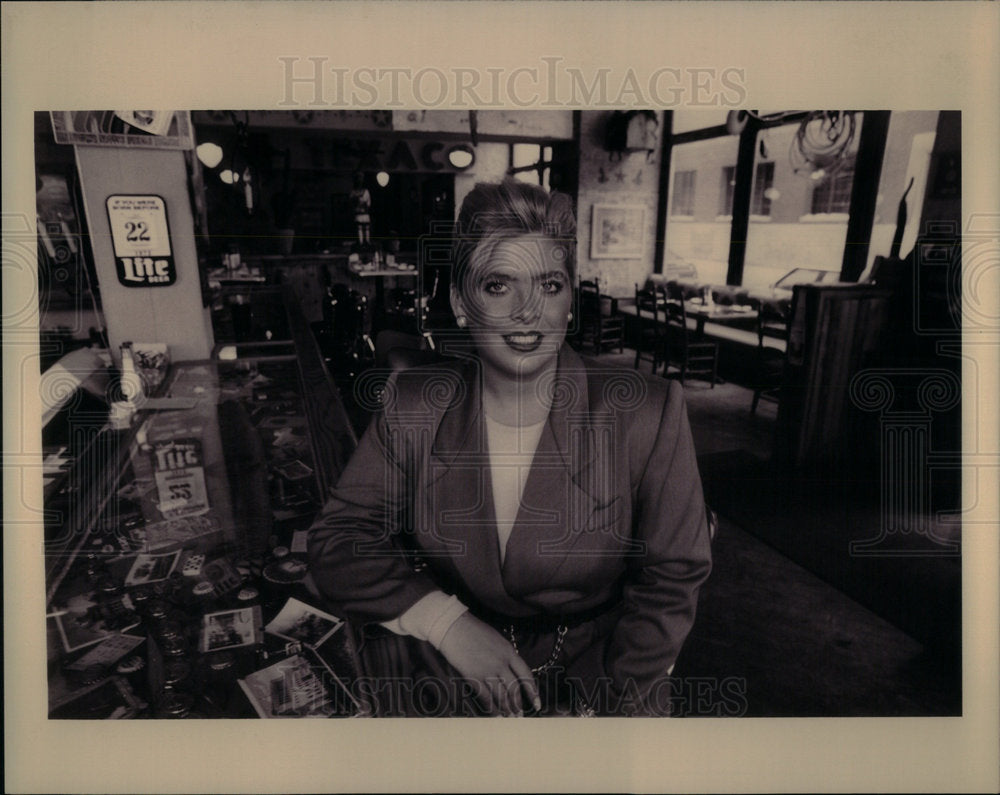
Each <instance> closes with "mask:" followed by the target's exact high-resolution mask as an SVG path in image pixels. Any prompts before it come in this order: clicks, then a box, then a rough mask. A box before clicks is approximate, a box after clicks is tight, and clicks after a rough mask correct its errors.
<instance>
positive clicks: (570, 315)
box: [566, 312, 573, 323]
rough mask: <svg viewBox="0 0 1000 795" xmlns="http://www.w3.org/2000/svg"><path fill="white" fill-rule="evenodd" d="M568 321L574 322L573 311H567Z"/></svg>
mask: <svg viewBox="0 0 1000 795" xmlns="http://www.w3.org/2000/svg"><path fill="white" fill-rule="evenodd" d="M566 322H567V323H572V322H573V313H572V312H567V313H566Z"/></svg>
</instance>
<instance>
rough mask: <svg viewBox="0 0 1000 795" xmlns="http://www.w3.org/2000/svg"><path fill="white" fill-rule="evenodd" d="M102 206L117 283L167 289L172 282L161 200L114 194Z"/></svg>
mask: <svg viewBox="0 0 1000 795" xmlns="http://www.w3.org/2000/svg"><path fill="white" fill-rule="evenodd" d="M106 206H107V210H108V223H109V224H110V226H111V242H112V244H113V246H114V250H115V265H116V268H117V271H118V281H119V282H121V283H122V284H123V285H125V286H126V287H169V286H170V285H171V284H173V283H174V282H176V281H177V270H176V268H175V266H174V257H173V251H172V249H171V247H170V226H169V224H168V223H167V205H166V203H165V202H164V201H163V198H162V197H160V196H155V195H151V196H136V195H124V194H116V195H113V196H108V199H107V202H106Z"/></svg>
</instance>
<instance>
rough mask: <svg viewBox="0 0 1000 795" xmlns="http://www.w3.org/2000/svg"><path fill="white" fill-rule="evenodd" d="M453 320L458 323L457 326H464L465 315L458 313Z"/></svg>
mask: <svg viewBox="0 0 1000 795" xmlns="http://www.w3.org/2000/svg"><path fill="white" fill-rule="evenodd" d="M455 322H456V323H457V324H458V327H459V328H465V315H459V316H458V317H456V318H455Z"/></svg>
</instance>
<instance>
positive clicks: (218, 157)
mask: <svg viewBox="0 0 1000 795" xmlns="http://www.w3.org/2000/svg"><path fill="white" fill-rule="evenodd" d="M195 152H196V153H197V155H198V159H199V160H200V161H201V164H202V165H203V166H205V168H215V167H216V166H217V165H219V163H221V162H222V154H223V152H222V147H221V146H219V145H218V144H213V143H212V142H211V141H206V142H205V143H203V144H198V148H197V149H195Z"/></svg>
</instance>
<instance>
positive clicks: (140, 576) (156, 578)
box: [125, 550, 181, 587]
mask: <svg viewBox="0 0 1000 795" xmlns="http://www.w3.org/2000/svg"><path fill="white" fill-rule="evenodd" d="M180 557H181V553H180V551H179V550H177V551H175V552H163V553H161V554H149V553H146V552H143V553H140V554H139V555H137V556H136V558H135V562H134V563H133V564H132V568H130V569H129V572H128V574H126V575H125V585H126V586H129V587H131V586H136V585H146V584H147V583H151V582H160V581H161V580H165V579H167V577H169V576H170V575H171V574H172V573H173V571H174V567H175V566H176V565H177V561H178V560H180Z"/></svg>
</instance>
